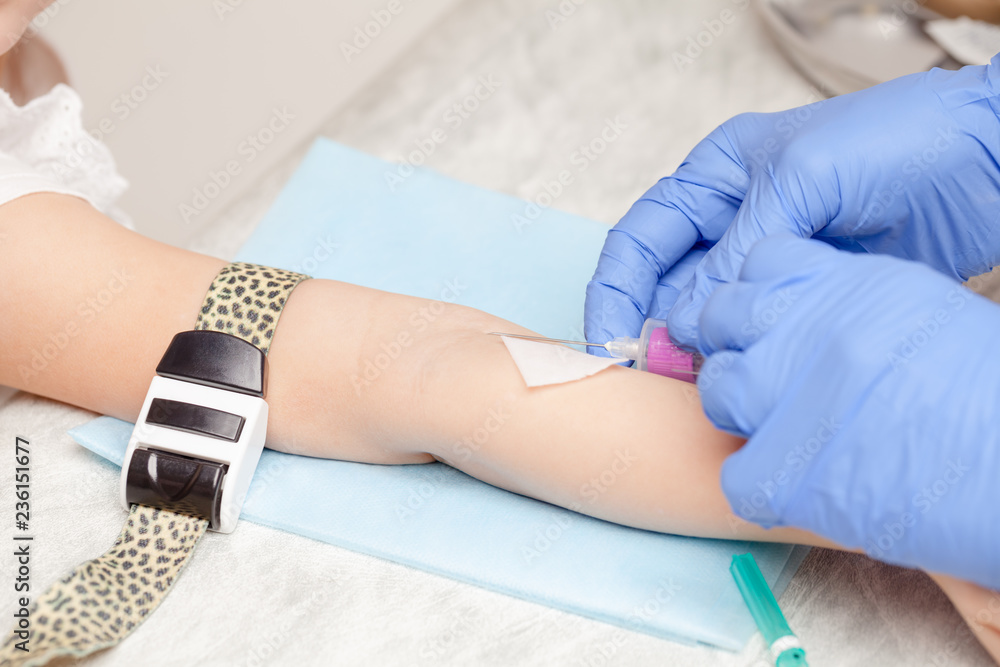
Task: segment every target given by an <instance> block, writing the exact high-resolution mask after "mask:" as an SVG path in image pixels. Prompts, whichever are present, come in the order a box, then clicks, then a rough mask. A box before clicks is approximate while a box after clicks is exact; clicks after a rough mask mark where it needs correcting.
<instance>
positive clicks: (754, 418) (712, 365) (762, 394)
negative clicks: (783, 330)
mask: <svg viewBox="0 0 1000 667" xmlns="http://www.w3.org/2000/svg"><path fill="white" fill-rule="evenodd" d="M765 354H766V351H763V350H760V349H754V348H751V349H750V350H747V351H746V352H737V351H734V350H722V351H721V352H716V353H715V354H712V355H711V356H709V357H706V358H705V361H704V362H703V363H702V366H701V370H700V371H699V373H698V392H699V394H700V395H701V404H702V409H703V410H704V411H705V416H707V417H708V419H709V421H711V422H712V424H714V425H715V427H716V428H718V429H721V430H723V431H726V432H727V433H733V434H735V435H741V436H744V437H746V436H749V435H750V434H752V433H753V432H754V431H755V430H756V429H757V428H758V427H759V425H760V424H761V422H762V421H763V420H764V419H765V418H766V417H767V415H768V412H769V411H770V409H771V408H772V407H773V403H774V400H773V397H772V392H770V391H768V387H767V386H766V384H767V379H768V377H769V376H768V368H767V364H766V363H764V362H763V357H764V356H765Z"/></svg>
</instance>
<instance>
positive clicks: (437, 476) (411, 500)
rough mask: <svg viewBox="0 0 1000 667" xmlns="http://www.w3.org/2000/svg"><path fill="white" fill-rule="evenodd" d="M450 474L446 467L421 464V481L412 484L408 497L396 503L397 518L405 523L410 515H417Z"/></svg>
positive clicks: (419, 475) (408, 490)
mask: <svg viewBox="0 0 1000 667" xmlns="http://www.w3.org/2000/svg"><path fill="white" fill-rule="evenodd" d="M448 476H449V473H448V472H447V470H446V469H445V468H442V467H438V466H421V467H420V472H419V474H418V477H419V478H420V479H419V481H417V482H416V483H414V484H411V485H410V487H409V488H408V489H407V493H406V498H404V499H403V500H402V501H400V502H398V503H396V508H395V510H396V518H397V519H399V522H400V523H405V522H406V521H407V520H409V519H410V517H413V516H416V514H417V512H418V511H420V509H422V508H423V506H424V505H425V504H427V502H428V501H430V499H431V498H433V497H434V495H435V494H436V493H437V490H438V486H440V485H441V483H442V482H444V480H445V479H447V478H448Z"/></svg>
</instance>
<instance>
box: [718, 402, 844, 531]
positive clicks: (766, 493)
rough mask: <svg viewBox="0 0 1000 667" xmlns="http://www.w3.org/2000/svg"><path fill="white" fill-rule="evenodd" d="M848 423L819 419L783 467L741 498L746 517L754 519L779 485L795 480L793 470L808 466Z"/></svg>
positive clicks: (740, 506)
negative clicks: (755, 489)
mask: <svg viewBox="0 0 1000 667" xmlns="http://www.w3.org/2000/svg"><path fill="white" fill-rule="evenodd" d="M843 427H844V425H843V424H841V423H840V422H839V421H837V418H836V417H832V416H831V417H823V418H821V419H820V420H819V426H818V428H817V429H816V432H815V433H814V434H813V435H812V436H811V437H809V438H808V439H807V440H806V441H805V442H801V443H798V444H797V445H795V447H794V448H792V449H790V450H789V451H788V452H787V453H786V454H785V459H784V464H783V465H782V467H780V468H778V469H777V470H775V471H774V473H772V475H771V477H770V479H765V480H760V481H758V482H757V491H755V492H754V493H752V494H750V497H749V498H748V497H746V496H743V497H741V498H740V502H739V508H738V510H737V511H738V512H739V516H740V518H742V519H753V518H754V517H755V516H757V514H758V513H759V512H760V510H761V509H762V508H763V507H764V506H766V505H767V503H768V501H770V500H771V499H772V498H774V496H775V495H776V494H777V493H778V488H779V487H782V486H785V485H786V484H788V483H789V482H791V481H792V475H791V474H789V471H791V472H792V473H796V472H801V471H803V470H805V468H806V466H808V465H809V463H810V461H812V460H813V459H814V458H815V457H816V455H817V454H819V452H820V451H821V450H822V449H823V447H824V446H825V445H826V444H828V443H829V442H830V441H831V440H833V438H834V436H836V435H837V433H839V432H840V430H841V429H842V428H843Z"/></svg>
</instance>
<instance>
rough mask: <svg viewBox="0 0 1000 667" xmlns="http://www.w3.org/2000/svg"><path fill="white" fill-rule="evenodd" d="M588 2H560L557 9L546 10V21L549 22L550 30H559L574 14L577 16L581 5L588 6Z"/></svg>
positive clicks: (573, 0)
mask: <svg viewBox="0 0 1000 667" xmlns="http://www.w3.org/2000/svg"><path fill="white" fill-rule="evenodd" d="M586 2H587V0H560V2H559V4H558V5H556V6H555V9H551V8H550V9H546V10H545V20H546V21H547V22H548V24H549V28H550V29H551V30H558V29H559V26H560V25H562V24H563V23H565V22H566V20H567V19H568V18H570V17H571V16H573V14H576V10H577V9H579V8H580V6H581V5H584V4H586Z"/></svg>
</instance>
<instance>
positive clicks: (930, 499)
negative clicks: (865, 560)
mask: <svg viewBox="0 0 1000 667" xmlns="http://www.w3.org/2000/svg"><path fill="white" fill-rule="evenodd" d="M971 469H972V468H970V467H969V466H967V465H965V464H963V463H962V461H961V460H957V459H952V460H949V461H947V463H946V467H945V469H944V472H943V473H942V474H941V476H940V477H938V478H937V479H935V480H934V481H932V482H931V483H930V484H925V485H924V486H923V487H922V488H921V489H920V491H919V492H918V493H916V494H915V495H914V496H913V497H912V498H911V499H910V505H911V508H912V511H907V512H902V513H901V514H900V515H899V517H898V518H896V520H894V521H891V522H890V521H886V522H884V523H883V524H882V532H881V533H880V534H879V535H877V536H875V537H873V538H870V539H868V541H867V542H866V543H865V553H866V554H868V555H869V556H871V557H872V558H877V559H879V560H884V559H885V558H886V556H887V555H888V554H889V552H891V551H892V549H893V547H894V546H896V543H897V542H899V541H900V540H902V539H903V537H904V536H905V535H906V533H907V531H909V530H910V529H911V528H913V527H915V526H916V525H917V523H918V522H919V520H920V518H921V517H922V516H924V515H926V514H927V513H928V512H930V511H931V509H933V508H934V506H936V505H937V504H938V503H939V502H941V499H942V498H944V497H945V496H946V495H948V492H949V491H951V490H952V489H953V488H954V487H955V485H957V484H958V483H959V482H960V481H961V480H962V477H964V476H965V473H967V472H969V471H970V470H971Z"/></svg>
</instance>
